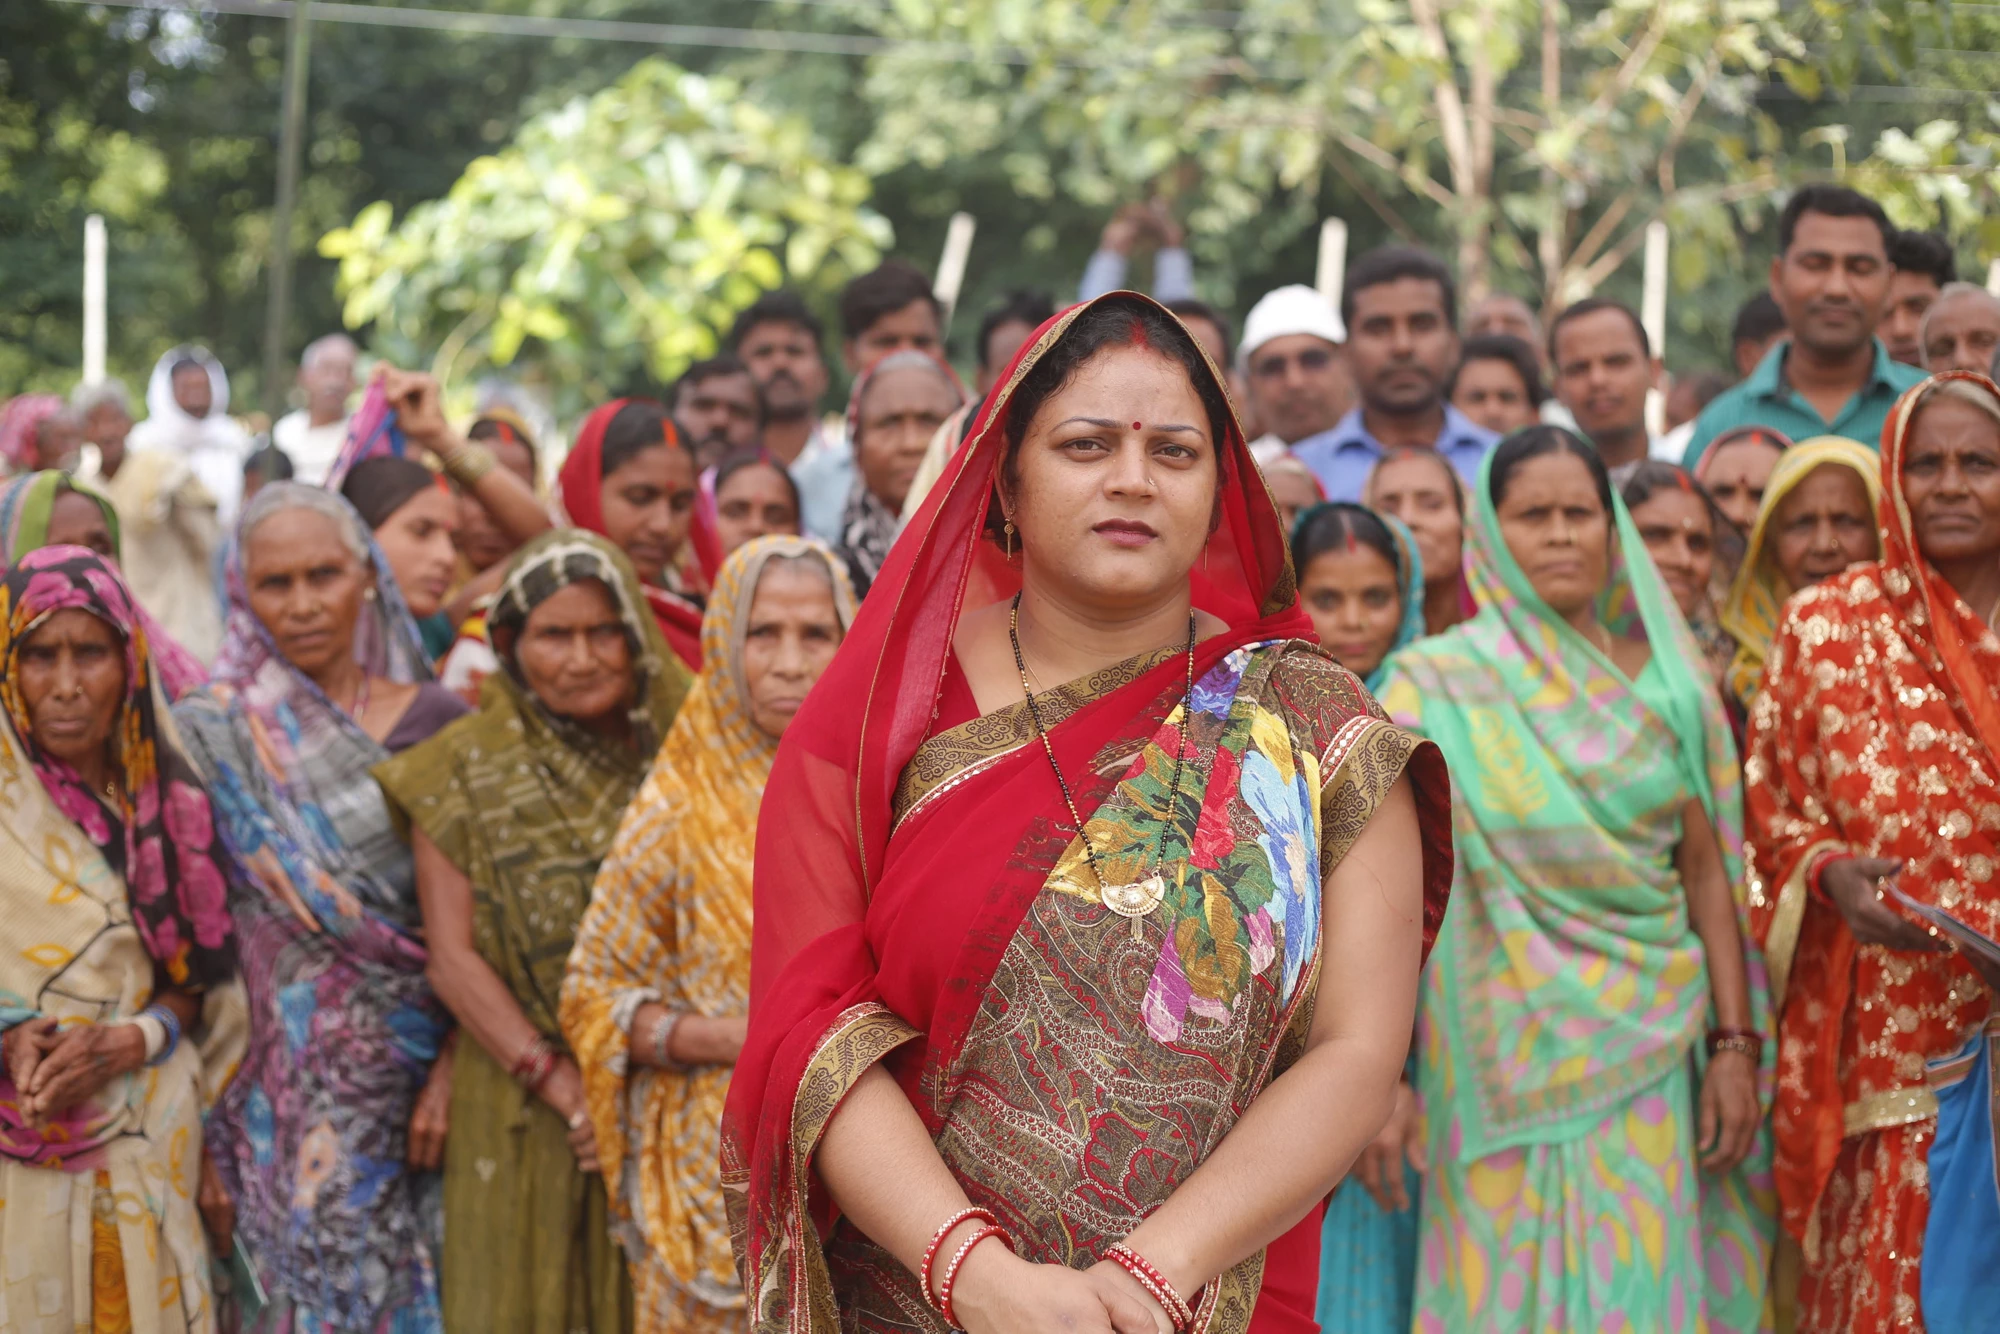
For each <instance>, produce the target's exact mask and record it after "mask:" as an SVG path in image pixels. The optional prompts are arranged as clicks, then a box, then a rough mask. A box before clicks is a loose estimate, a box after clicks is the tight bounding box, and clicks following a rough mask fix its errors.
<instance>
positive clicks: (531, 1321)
mask: <svg viewBox="0 0 2000 1334" xmlns="http://www.w3.org/2000/svg"><path fill="white" fill-rule="evenodd" d="M586 579H588V580H594V581H596V582H598V583H600V584H602V585H603V586H604V587H605V589H606V590H608V591H609V592H610V594H611V598H612V602H613V604H614V605H615V606H616V607H617V609H618V614H619V619H620V621H621V622H622V623H623V625H624V629H625V637H626V641H627V645H628V648H629V651H630V653H631V655H632V670H633V684H634V693H633V696H632V703H631V710H630V713H629V714H628V716H627V724H628V726H629V727H630V729H631V732H630V739H629V740H628V741H620V742H610V741H606V740H604V739H603V738H601V737H599V736H597V735H596V734H595V733H593V732H590V731H588V730H587V729H585V728H584V727H582V726H581V725H579V724H577V723H574V722H571V721H570V720H568V719H565V718H558V717H556V716H555V715H554V714H552V713H550V712H549V710H548V709H547V707H546V706H544V705H543V704H542V702H541V700H540V699H539V698H538V697H537V696H536V695H535V693H534V691H533V690H532V689H531V688H530V687H529V685H528V683H527V681H526V679H525V678H524V677H523V676H522V674H521V668H520V664H519V662H518V660H517V659H516V658H515V656H514V649H515V647H516V645H517V643H518V641H519V639H520V635H521V633H522V629H523V627H524V626H525V624H526V622H527V619H528V616H529V615H530V614H531V613H532V612H533V611H534V610H535V608H536V607H539V606H540V605H541V604H542V603H543V602H545V601H547V600H548V599H549V598H550V597H552V596H554V595H555V594H556V593H557V592H559V591H560V590H562V589H564V588H567V587H568V586H569V585H571V584H573V583H577V582H579V581H581V580H586ZM487 623H488V626H489V627H490V628H489V633H490V634H491V635H492V638H493V643H494V648H495V651H496V653H497V654H498V656H499V659H500V665H501V670H500V671H499V672H496V673H495V674H494V675H492V676H489V677H488V678H486V684H485V685H484V687H482V692H481V693H482V702H481V705H480V709H479V712H477V713H475V714H472V715H470V716H469V717H465V718H461V719H459V720H458V721H457V722H455V723H452V724H450V725H449V726H447V727H445V728H444V729H443V730H441V731H440V732H438V734H437V735H436V736H434V737H432V738H431V739H430V740H429V741H426V742H424V743H422V744H420V745H416V746H412V747H410V749H408V750H406V751H404V752H403V753H402V754H400V755H398V756H396V757H395V758H394V759H392V760H389V761H388V762H386V763H384V764H381V765H378V766H376V768H375V776H376V778H377V780H378V781H380V783H381V784H382V790H383V792H384V793H385V794H386V795H387V796H388V799H389V803H390V809H391V812H392V814H394V815H395V817H396V820H397V823H398V824H399V825H401V826H404V827H408V826H415V827H416V828H418V829H421V830H423V832H424V833H425V834H426V835H427V836H429V838H430V840H431V842H433V843H435V844H436V845H437V847H438V850H439V851H440V852H442V853H443V854H444V855H445V857H446V858H447V859H448V860H449V861H450V862H451V864H452V865H454V866H456V867H457V868H458V869H459V870H460V871H462V872H464V873H465V875H466V877H467V878H468V879H469V880H470V881H471V883H472V905H473V911H472V940H473V945H474V947H475V948H476V949H477V950H478V951H479V955H480V957H481V958H482V959H484V960H485V961H486V962H487V963H488V964H490V965H491V966H492V968H493V970H494V972H496V973H497V974H499V976H500V979H501V980H502V981H503V982H505V983H506V984H507V989H508V990H509V991H510V992H512V993H513V996H514V999H515V1001H516V1002H517V1003H518V1004H519V1005H520V1007H521V1010H522V1012H523V1013H524V1014H525V1015H526V1016H527V1018H528V1021H529V1022H530V1023H532V1024H533V1025H534V1026H535V1028H536V1029H537V1031H539V1032H540V1033H542V1034H543V1035H544V1036H547V1037H551V1038H554V1039H555V1040H556V1041H557V1042H558V1043H559V1044H560V1043H561V1041H562V1028H561V1025H560V1022H559V1020H558V1016H557V1007H558V1004H559V1000H560V996H561V993H562V985H563V970H564V965H565V963H566V961H567V960H568V958H569V954H570V947H571V945H572V944H573V943H574V941H575V938H576V927H577V923H578V921H579V920H580V919H581V918H582V916H583V911H584V908H585V907H586V906H587V905H588V903H589V902H590V887H591V883H592V881H593V880H594V879H595V878H596V876H597V868H598V862H599V860H600V859H601V858H602V857H603V856H604V853H605V850H606V849H607V848H609V847H610V846H611V836H612V834H613V833H614V832H615V831H616V830H617V828H618V821H619V819H620V818H621V817H622V816H623V815H624V813H625V805H626V803H627V802H629V801H630V800H631V799H632V794H633V793H634V792H635V791H636V790H637V789H638V787H639V780H640V779H641V777H642V776H643V775H644V774H645V772H646V767H647V765H648V764H649V763H650V762H651V759H652V756H653V754H654V752H655V751H656V750H657V749H658V748H659V744H660V739H661V738H662V737H663V736H664V735H665V734H666V731H667V728H668V726H669V724H670V723H671V722H672V721H673V717H674V712H675V710H677V709H678V708H679V707H680V703H681V697H682V696H683V695H684V694H685V693H686V691H687V680H688V678H687V672H686V669H684V668H683V667H682V666H681V664H680V660H679V659H678V658H676V657H675V656H674V655H673V653H672V652H671V651H669V650H668V648H667V646H666V643H665V641H664V640H662V639H661V638H660V632H659V628H658V627H657V626H656V625H654V623H653V618H652V615H651V613H650V612H649V611H648V610H647V608H646V601H645V597H644V595H643V594H642V593H641V592H640V590H639V580H638V577H637V576H636V575H634V574H633V573H632V567H631V565H630V564H629V563H627V561H626V560H625V557H624V556H623V555H622V554H621V553H620V552H619V551H618V549H617V548H616V547H614V546H612V545H611V544H610V543H609V542H607V541H605V540H604V539H603V538H601V537H598V536H597V535H596V534H594V533H587V532H582V531H580V530H578V529H574V528H559V529H557V530H556V531H554V532H552V533H546V534H544V535H543V536H541V537H538V538H536V539H535V540H534V541H532V542H530V543H528V544H527V545H526V546H524V547H522V548H521V550H520V551H518V552H517V553H515V555H514V557H513V558H512V560H511V562H510V563H509V565H508V568H507V575H506V579H505V582H503V583H502V584H501V586H500V590H499V592H498V593H497V594H496V595H495V598H494V602H493V610H492V611H491V612H490V613H489V615H488V617H487ZM444 1198H445V1216H446V1219H447V1220H448V1224H449V1225H448V1226H447V1228H446V1229H445V1244H444V1315H445V1323H446V1325H447V1326H449V1327H450V1328H452V1329H466V1330H473V1329H477V1330H483V1331H484V1330H491V1331H514V1332H515V1334H567V1332H568V1331H572V1330H588V1331H592V1332H593V1334H615V1332H616V1331H618V1330H620V1329H630V1328H631V1325H632V1310H631V1305H632V1303H631V1296H630V1290H629V1288H628V1287H627V1285H626V1282H625V1264H624V1259H623V1257H622V1256H621V1255H620V1254H619V1252H618V1246H617V1243H616V1242H614V1241H613V1240H612V1238H611V1234H610V1231H609V1228H608V1222H609V1219H608V1217H607V1215H606V1212H605V1178H603V1177H600V1176H597V1175H595V1174H586V1173H584V1172H582V1171H580V1170H579V1169H578V1168H577V1165H576V1155H575V1153H574V1152H573V1151H572V1150H571V1149H570V1146H569V1138H568V1127H567V1126H566V1125H564V1123H563V1118H562V1117H560V1116H558V1115H557V1114H556V1112H555V1110H554V1109H553V1108H551V1107H550V1106H549V1105H548V1104H547V1103H545V1102H543V1101H542V1100H541V1098H540V1097H538V1096H536V1095H535V1094H532V1093H529V1092H528V1091H527V1090H525V1089H523V1088H522V1087H521V1086H520V1085H519V1084H517V1083H516V1082H515V1081H514V1079H513V1078H512V1076H510V1075H509V1074H508V1072H507V1066H506V1065H505V1064H503V1063H502V1061H501V1060H500V1059H498V1058H496V1057H495V1056H494V1055H493V1054H492V1053H491V1052H489V1051H487V1050H486V1048H485V1047H483V1046H481V1045H480V1044H479V1043H478V1042H475V1041H473V1040H472V1039H471V1037H470V1036H469V1035H468V1036H465V1037H462V1038H460V1040H459V1043H458V1049H457V1052H456V1054H455V1055H454V1057H453V1065H452V1081H451V1135H450V1138H449V1139H448V1140H447V1142H446V1148H445V1166H444Z"/></svg>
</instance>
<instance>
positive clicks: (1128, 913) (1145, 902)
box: [1007, 593, 1195, 940]
mask: <svg viewBox="0 0 2000 1334" xmlns="http://www.w3.org/2000/svg"><path fill="white" fill-rule="evenodd" d="M1194 633H1195V621H1194V613H1193V612H1189V613H1188V638H1187V690H1186V693H1185V694H1183V695H1182V697H1181V713H1182V727H1181V742H1180V747H1179V749H1178V750H1177V751H1176V752H1175V754H1174V781H1173V785H1172V786H1171V787H1170V788H1169V789H1168V790H1167V818H1166V819H1165V820H1162V821H1161V822H1160V840H1159V842H1158V844H1156V845H1155V846H1154V848H1153V869H1152V872H1151V874H1149V875H1146V876H1144V877H1142V878H1140V879H1138V880H1134V881H1131V882H1129V883H1127V884H1122V885H1114V884H1112V883H1111V882H1110V881H1109V880H1106V879H1105V878H1104V868H1103V867H1101V866H1099V865H1098V864H1097V849H1096V847H1094V846H1093V845H1092V844H1091V841H1090V830H1089V829H1088V828H1087V827H1085V825H1084V823H1083V815H1082V814H1081V813H1080V812H1079V811H1078V810H1077V808H1076V799H1075V798H1073V797H1071V796H1070V794H1069V780H1068V779H1066V778H1064V777H1063V771H1062V766H1061V765H1060V764H1057V763H1056V748H1055V747H1054V746H1052V745H1050V744H1049V733H1048V729H1047V728H1045V727H1043V726H1042V711H1041V710H1040V709H1038V708H1036V707H1035V695H1034V692H1033V691H1032V690H1030V689H1028V660H1027V658H1025V657H1023V656H1022V654H1021V595H1020V594H1019V593H1016V594H1015V595H1014V605H1013V607H1012V608H1011V609H1010V610H1009V611H1008V613H1007V637H1008V639H1009V640H1011V641H1012V642H1013V645H1014V666H1015V667H1016V668H1018V669H1019V670H1020V673H1021V697H1022V698H1023V699H1024V700H1026V701H1027V705H1028V716H1029V717H1030V718H1032V719H1033V720H1034V723H1035V735H1036V736H1037V737H1038V738H1040V740H1041V743H1042V750H1043V752H1044V753H1045V754H1047V755H1048V757H1049V768H1050V769H1052V770H1054V771H1055V776H1056V786H1057V787H1059V788H1061V789H1062V797H1063V804H1064V805H1065V806H1067V807H1069V818H1070V820H1071V822H1073V823H1074V824H1075V825H1076V833H1077V837H1078V838H1080V839H1082V840H1083V856H1084V860H1085V861H1088V862H1089V863H1090V874H1091V877H1092V878H1093V879H1095V880H1096V881H1097V901H1098V902H1099V903H1102V904H1103V905H1104V906H1105V907H1106V908H1109V909H1110V910H1111V911H1112V912H1114V913H1117V914H1118V915H1119V916H1120V917H1124V918H1127V919H1129V920H1130V921H1131V923H1132V939H1134V940H1143V939H1144V938H1145V934H1146V933H1145V928H1144V927H1143V926H1142V925H1141V920H1142V919H1143V918H1145V917H1146V915H1147V914H1149V913H1151V912H1152V911H1153V909H1155V908H1157V907H1159V906H1160V904H1161V903H1162V902H1164V901H1165V899H1166V897H1167V877H1166V875H1165V873H1164V871H1163V870H1162V869H1161V868H1162V867H1163V866H1164V864H1165V862H1166V855H1167V828H1168V826H1169V825H1171V824H1172V823H1173V815H1174V809H1175V807H1176V806H1177V805H1178V804H1179V802H1180V796H1181V767H1182V765H1184V764H1185V763H1186V761H1187V727H1186V714H1187V711H1188V709H1189V708H1190V707H1192V705H1193V703H1194Z"/></svg>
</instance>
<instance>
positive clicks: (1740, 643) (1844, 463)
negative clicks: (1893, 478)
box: [1719, 435, 1882, 709]
mask: <svg viewBox="0 0 2000 1334" xmlns="http://www.w3.org/2000/svg"><path fill="white" fill-rule="evenodd" d="M1829 463H1831V464H1835V465H1838V466H1840V467H1844V468H1852V469H1853V470H1854V472H1855V474H1856V475H1857V476H1859V477H1860V478H1861V481H1862V484H1863V485H1864V486H1866V487H1867V488H1868V503H1869V504H1871V505H1880V504H1881V503H1882V476H1881V466H1882V465H1881V460H1880V459H1878V458H1877V457H1876V455H1875V451H1874V450H1872V449H1870V448H1868V447H1867V446H1866V445H1858V444H1856V443H1855V442H1854V441H1852V440H1849V439H1847V438H1846V437H1844V436H1837V435H1823V436H1819V437H1818V438H1816V439H1812V440H1802V441H1800V442H1799V443H1798V444H1796V445H1793V446H1792V447H1791V448H1790V449H1787V450H1786V451H1785V452H1784V453H1783V454H1781V455H1779V456H1778V466H1777V467H1775V468H1773V469H1772V470H1771V480H1770V481H1769V482H1766V483H1765V484H1764V501H1763V503H1762V504H1761V505H1759V506H1758V508H1757V522H1756V524H1755V525H1754V526H1753V527H1752V528H1751V529H1750V544H1749V546H1748V547H1747V548H1746V549H1745V551H1744V553H1743V563H1742V564H1741V565H1739V566H1738V567H1737V569H1736V581H1735V582H1734V583H1733V584H1731V585H1730V587H1729V596H1728V597H1727V598H1726V599H1725V600H1724V601H1723V604H1722V607H1721V610H1720V612H1719V616H1720V619H1721V621H1722V628H1723V629H1724V630H1726V631H1728V632H1729V634H1730V635H1731V636H1733V637H1734V638H1735V640H1736V656H1735V658H1734V659H1732V660H1731V662H1730V664H1729V675H1728V685H1729V690H1730V693H1731V694H1733V695H1735V696H1736V698H1737V700H1738V701H1740V702H1741V703H1742V705H1743V706H1744V707H1745V708H1746V709H1747V708H1748V707H1750V703H1751V701H1752V700H1754V699H1756V697H1757V688H1758V687H1759V686H1760V685H1762V684H1763V680H1764V656H1765V654H1766V653H1768V652H1769V651H1770V648H1771V636H1772V635H1773V634H1774V633H1776V631H1777V629H1778V617H1779V616H1780V615H1781V614H1782V613H1783V611H1784V606H1785V600H1786V599H1787V598H1789V597H1791V596H1792V594H1794V593H1796V592H1798V590H1797V589H1796V588H1793V587H1792V586H1791V583H1790V582H1789V581H1788V580H1787V579H1786V578H1785V576H1784V575H1783V574H1781V573H1780V572H1779V570H1778V564H1777V559H1776V552H1775V548H1776V545H1777V533H1776V532H1775V531H1773V525H1774V524H1775V522H1776V519H1775V517H1774V516H1776V514H1777V512H1778V506H1779V505H1781V504H1783V503H1784V500H1785V497H1787V496H1789V495H1791V493H1792V492H1793V491H1795V490H1796V489H1797V488H1798V485H1799V483H1800V482H1803V481H1804V480H1805V479H1806V478H1807V476H1809V475H1810V474H1811V473H1812V472H1813V471H1814V470H1815V469H1817V468H1819V467H1820V466H1821V465H1822V464H1829Z"/></svg>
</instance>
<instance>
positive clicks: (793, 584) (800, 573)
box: [743, 557, 842, 740]
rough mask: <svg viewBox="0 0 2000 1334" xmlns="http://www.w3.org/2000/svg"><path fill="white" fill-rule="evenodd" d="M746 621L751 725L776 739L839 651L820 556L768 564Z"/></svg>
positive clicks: (829, 583)
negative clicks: (819, 560)
mask: <svg viewBox="0 0 2000 1334" xmlns="http://www.w3.org/2000/svg"><path fill="white" fill-rule="evenodd" d="M745 620H746V622H747V624H746V627H745V629H744V633H743V688H744V693H745V694H747V695H748V696H749V706H750V722H751V724H752V725H753V726H755V727H756V729H757V730H758V731H760V732H762V733H763V734H764V735H765V736H768V737H770V738H771V739H772V740H776V739H777V738H778V737H780V736H783V735H784V732H785V729H786V728H787V727H789V726H791V722H792V719H793V718H795V717H797V716H798V712H799V706H800V705H802V704H804V703H805V702H806V693H807V692H808V691H810V690H811V689H812V688H813V682H815V681H817V680H819V678H820V675H821V673H823V672H825V671H826V666H827V664H828V663H830V662H832V661H833V655H834V651H835V650H837V649H838V648H839V647H840V641H841V638H842V631H841V627H840V612H839V610H838V609H837V608H836V607H835V606H834V601H833V577H832V576H831V575H830V574H829V573H828V572H827V569H826V567H825V566H824V565H821V564H820V563H819V562H818V560H817V559H816V558H810V557H808V558H804V559H798V560H781V559H773V560H771V561H768V562H766V564H765V566H764V572H763V574H762V575H761V576H760V577H759V578H758V580H757V592H756V593H755V595H754V596H752V597H751V599H750V610H749V612H748V613H747V615H746V617H745Z"/></svg>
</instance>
